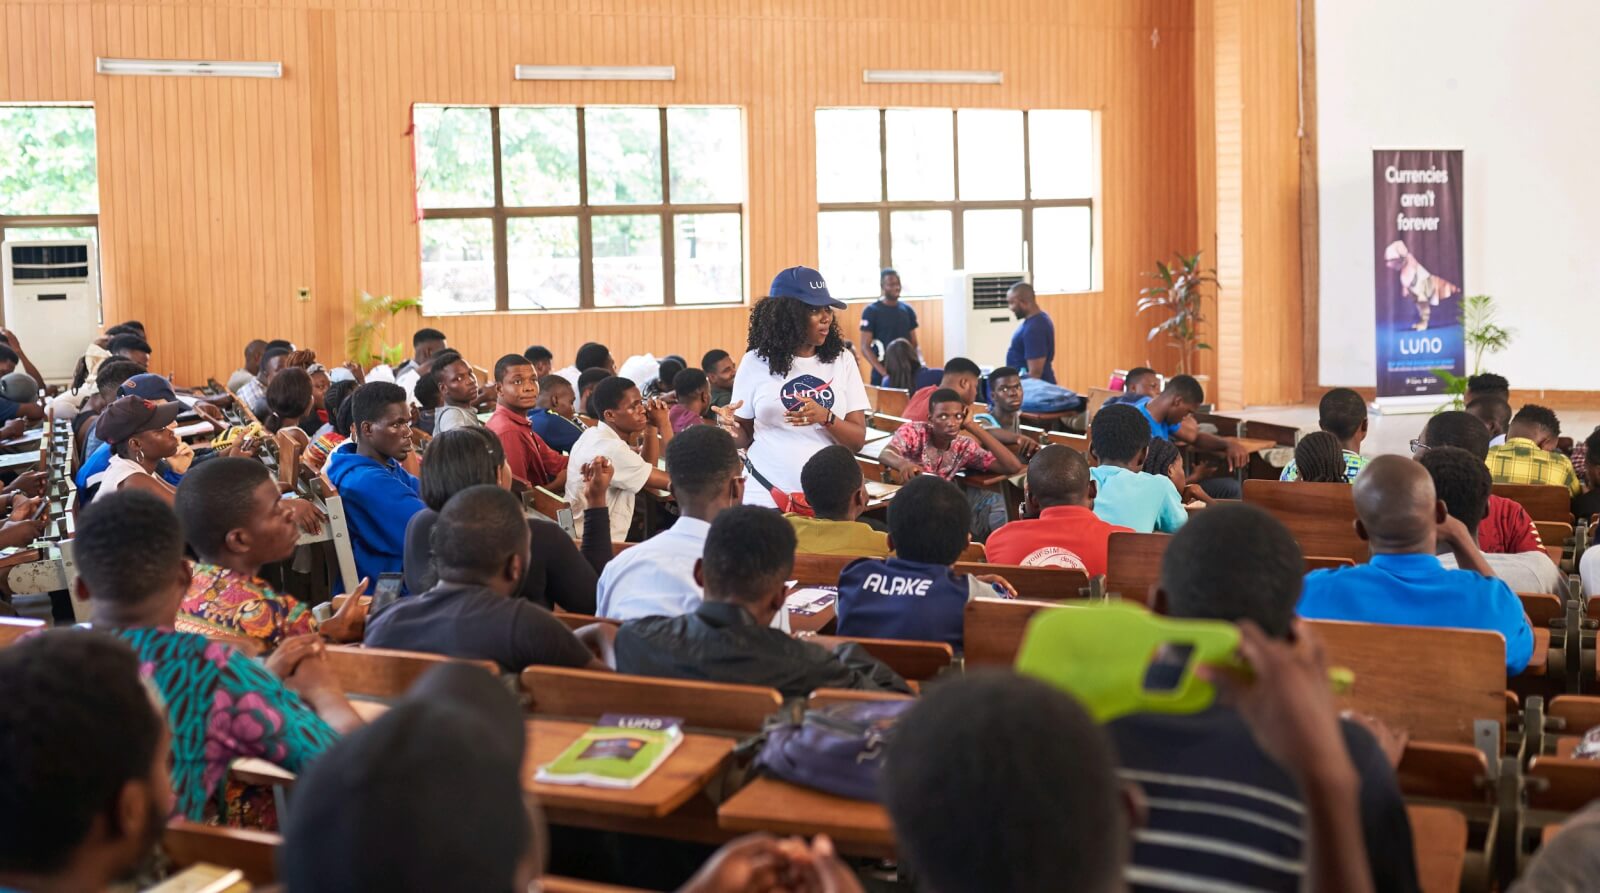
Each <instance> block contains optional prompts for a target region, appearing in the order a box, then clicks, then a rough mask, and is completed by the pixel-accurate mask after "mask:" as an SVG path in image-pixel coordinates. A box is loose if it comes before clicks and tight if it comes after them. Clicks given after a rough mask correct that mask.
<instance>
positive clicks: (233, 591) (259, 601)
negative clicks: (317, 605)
mask: <svg viewBox="0 0 1600 893" xmlns="http://www.w3.org/2000/svg"><path fill="white" fill-rule="evenodd" d="M192 571H193V576H192V577H191V578H190V581H189V592H188V593H187V594H186V595H184V597H183V603H182V604H181V605H179V606H178V621H177V624H176V627H177V630H178V631H179V632H184V633H199V634H200V635H203V636H208V635H217V634H221V635H224V636H240V637H242V638H248V639H256V640H257V641H259V642H261V644H262V645H263V646H264V647H265V649H266V650H267V651H272V650H274V649H276V648H277V647H278V645H280V644H281V643H282V642H283V640H284V639H288V638H292V637H294V636H300V635H305V634H307V633H314V632H316V631H317V618H315V617H313V616H312V614H311V609H310V608H308V607H306V606H305V605H304V604H301V603H300V602H299V601H298V600H297V599H295V597H294V596H292V595H284V594H282V593H279V592H277V591H274V590H273V588H272V586H270V585H269V584H268V583H267V581H266V580H263V579H261V578H260V577H252V576H249V575H246V574H241V573H238V572H236V571H231V570H228V569H227V568H225V567H218V566H217V565H215V564H208V563H206V562H204V561H197V562H195V563H194V565H193V568H192Z"/></svg>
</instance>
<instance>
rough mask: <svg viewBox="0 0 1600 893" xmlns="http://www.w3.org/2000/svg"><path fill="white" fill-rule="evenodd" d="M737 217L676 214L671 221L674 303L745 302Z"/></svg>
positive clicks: (742, 254)
mask: <svg viewBox="0 0 1600 893" xmlns="http://www.w3.org/2000/svg"><path fill="white" fill-rule="evenodd" d="M739 230H740V220H739V215H738V214H679V215H678V216H676V217H674V218H673V220H672V231H673V232H672V239H673V243H672V271H673V276H672V279H673V289H674V291H673V300H674V301H675V302H677V303H679V304H718V303H723V302H727V303H738V302H740V301H742V300H744V245H743V243H742V242H741V241H740V231H739Z"/></svg>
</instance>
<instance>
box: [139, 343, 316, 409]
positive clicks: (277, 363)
mask: <svg viewBox="0 0 1600 893" xmlns="http://www.w3.org/2000/svg"><path fill="white" fill-rule="evenodd" d="M291 352H292V349H291V348H289V347H285V346H278V345H268V346H267V349H266V350H265V351H263V352H262V354H261V371H259V372H257V373H256V375H255V377H254V378H252V379H250V380H249V381H247V382H245V383H244V387H242V388H239V389H238V390H237V391H235V392H234V394H235V396H237V397H238V398H239V402H240V403H242V404H244V405H245V406H248V407H250V411H251V412H252V413H254V414H255V416H256V418H260V417H261V416H264V415H266V414H267V385H269V384H271V383H272V377H273V376H275V375H277V374H278V370H279V369H280V368H281V367H282V366H283V358H284V357H287V356H288V355H289V354H290V353H291ZM140 365H146V364H144V363H141V364H140Z"/></svg>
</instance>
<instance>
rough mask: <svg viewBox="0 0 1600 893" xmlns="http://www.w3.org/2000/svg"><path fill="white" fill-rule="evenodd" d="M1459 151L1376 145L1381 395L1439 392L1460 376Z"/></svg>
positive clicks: (1462, 356) (1374, 187)
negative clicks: (1447, 378) (1449, 378)
mask: <svg viewBox="0 0 1600 893" xmlns="http://www.w3.org/2000/svg"><path fill="white" fill-rule="evenodd" d="M1461 187H1462V180H1461V150H1460V149H1374V150H1373V151H1372V211H1373V214H1374V217H1375V219H1374V221H1373V232H1374V234H1375V236H1376V238H1375V243H1374V244H1375V248H1376V261H1377V262H1376V264H1375V266H1374V269H1375V273H1376V288H1375V289H1374V291H1373V298H1374V300H1376V301H1377V314H1376V322H1377V326H1376V333H1377V339H1378V351H1377V359H1378V396H1379V397H1405V396H1413V395H1421V394H1441V393H1443V392H1444V390H1445V383H1444V381H1443V380H1441V379H1440V378H1439V376H1437V375H1435V374H1433V370H1435V369H1443V370H1445V371H1447V372H1451V373H1453V374H1456V375H1461V374H1464V370H1465V369H1466V353H1465V350H1464V348H1463V345H1462V340H1461V297H1462V291H1461V289H1462V268H1463V266H1464V262H1463V260H1464V252H1463V250H1462V249H1463V245H1462V239H1461V210H1462V208H1461Z"/></svg>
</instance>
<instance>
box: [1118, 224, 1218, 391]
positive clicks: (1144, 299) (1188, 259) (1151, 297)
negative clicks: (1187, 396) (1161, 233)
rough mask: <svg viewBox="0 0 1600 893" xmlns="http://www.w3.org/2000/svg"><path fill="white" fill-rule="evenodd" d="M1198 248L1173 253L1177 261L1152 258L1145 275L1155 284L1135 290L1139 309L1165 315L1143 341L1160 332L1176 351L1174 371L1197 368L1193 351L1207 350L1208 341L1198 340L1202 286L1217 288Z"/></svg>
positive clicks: (1152, 339) (1202, 314) (1191, 370)
mask: <svg viewBox="0 0 1600 893" xmlns="http://www.w3.org/2000/svg"><path fill="white" fill-rule="evenodd" d="M1200 255H1201V252H1199V251H1196V252H1195V253H1194V254H1191V255H1187V256H1186V255H1184V254H1183V253H1181V252H1179V253H1177V262H1176V263H1174V264H1170V265H1169V264H1168V263H1167V262H1166V261H1159V260H1158V261H1156V271H1155V272H1154V273H1145V274H1144V275H1145V276H1148V277H1150V278H1151V279H1154V280H1156V284H1155V285H1152V286H1150V287H1149V288H1142V289H1140V290H1139V304H1138V308H1139V309H1138V311H1137V312H1139V313H1145V312H1147V311H1150V310H1163V311H1165V312H1166V313H1167V314H1168V316H1167V318H1166V319H1164V320H1162V321H1161V322H1160V323H1158V324H1156V325H1155V326H1153V327H1151V329H1150V333H1149V334H1148V335H1146V336H1145V340H1146V341H1154V340H1156V339H1157V338H1158V337H1161V336H1163V335H1165V336H1166V338H1167V345H1168V346H1169V347H1172V348H1174V349H1175V350H1176V351H1177V352H1178V374H1180V375H1183V374H1188V373H1191V372H1193V371H1194V370H1195V369H1196V368H1197V362H1198V359H1199V358H1198V357H1196V356H1195V352H1196V351H1201V350H1210V349H1211V345H1209V344H1206V343H1205V342H1203V341H1201V340H1200V327H1201V326H1202V325H1204V324H1205V322H1206V318H1205V315H1204V304H1203V299H1204V297H1205V295H1204V292H1203V288H1204V287H1205V286H1207V285H1210V286H1213V287H1217V288H1220V287H1221V286H1220V285H1218V283H1217V271H1216V270H1206V269H1202V268H1201V266H1200Z"/></svg>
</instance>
